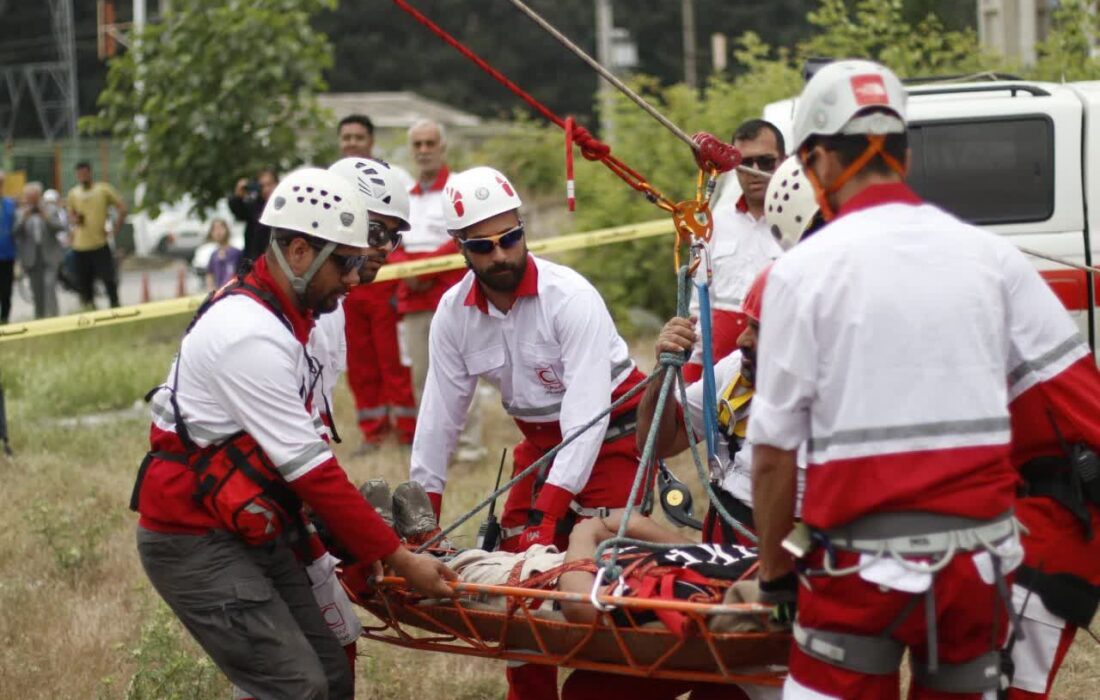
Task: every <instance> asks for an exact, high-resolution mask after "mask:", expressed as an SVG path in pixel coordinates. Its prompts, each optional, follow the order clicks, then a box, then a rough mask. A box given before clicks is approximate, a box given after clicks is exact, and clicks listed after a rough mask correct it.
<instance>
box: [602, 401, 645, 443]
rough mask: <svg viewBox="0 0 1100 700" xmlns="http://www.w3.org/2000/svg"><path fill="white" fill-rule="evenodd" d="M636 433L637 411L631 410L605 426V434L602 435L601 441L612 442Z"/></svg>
mask: <svg viewBox="0 0 1100 700" xmlns="http://www.w3.org/2000/svg"><path fill="white" fill-rule="evenodd" d="M636 432H638V409H636V408H632V409H630V410H629V411H626V412H625V413H623V414H621V415H619V416H616V417H615V418H614V419H612V420H611V422H610V423H608V424H607V432H605V433H604V436H603V441H604V442H605V443H607V442H614V441H616V440H618V439H619V438H624V437H626V436H627V435H633V434H634V433H636Z"/></svg>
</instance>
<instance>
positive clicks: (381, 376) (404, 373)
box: [344, 282, 416, 445]
mask: <svg viewBox="0 0 1100 700" xmlns="http://www.w3.org/2000/svg"><path fill="white" fill-rule="evenodd" d="M396 289H397V287H396V283H393V282H382V283H379V284H363V285H358V286H355V287H352V289H351V291H350V292H349V293H348V296H347V298H346V299H345V300H344V314H345V316H346V318H347V325H346V329H347V340H348V384H349V385H350V387H351V393H352V395H353V396H354V397H355V409H356V417H357V419H358V421H359V430H360V431H361V432H362V433H363V439H364V440H365V441H366V442H379V441H381V440H382V438H383V437H385V435H386V433H387V432H389V430H390V428H391V423H390V415H391V414H392V416H393V426H392V427H395V428H396V429H397V438H398V441H399V442H401V443H402V444H406V445H408V444H412V439H413V431H414V430H415V429H416V399H414V398H413V387H412V372H411V371H410V370H409V368H408V367H406V366H404V365H402V364H401V352H400V350H399V349H398V344H397V311H396V308H395V306H394V303H393V299H394V294H395V293H396Z"/></svg>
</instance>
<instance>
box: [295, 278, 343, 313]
mask: <svg viewBox="0 0 1100 700" xmlns="http://www.w3.org/2000/svg"><path fill="white" fill-rule="evenodd" d="M346 293H347V290H346V289H345V290H343V291H336V292H330V293H328V294H321V293H320V292H318V291H316V290H315V289H314V288H313V285H312V284H311V285H310V286H309V287H307V288H306V303H305V307H306V308H307V309H309V310H310V311H311V312H313V316H314V318H316V317H318V316H320V315H322V314H330V313H332V312H333V311H335V310H336V309H337V308H338V307H339V306H340V299H341V298H343V296H344V295H345V294H346Z"/></svg>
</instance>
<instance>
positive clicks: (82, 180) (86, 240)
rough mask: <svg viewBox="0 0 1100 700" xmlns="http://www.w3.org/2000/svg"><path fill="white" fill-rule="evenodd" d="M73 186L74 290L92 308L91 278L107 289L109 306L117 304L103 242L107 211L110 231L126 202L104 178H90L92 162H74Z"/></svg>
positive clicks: (112, 263) (110, 257)
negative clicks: (110, 217)
mask: <svg viewBox="0 0 1100 700" xmlns="http://www.w3.org/2000/svg"><path fill="white" fill-rule="evenodd" d="M76 180H77V185H76V187H74V188H72V189H71V190H69V199H68V205H69V222H70V224H71V225H72V249H73V252H74V256H73V263H74V272H75V273H76V275H75V276H76V284H77V292H78V293H79V294H80V303H81V305H83V306H84V307H85V308H95V282H96V280H100V281H101V282H103V286H104V287H106V289H107V298H108V300H110V303H111V306H112V307H117V306H118V305H119V304H118V277H117V275H116V273H115V260H114V255H113V254H112V252H111V247H110V246H109V245H108V243H107V239H108V230H107V214H108V210H109V209H110V208H111V207H112V206H114V208H115V212H116V217H115V222H114V227H113V229H112V230H113V231H118V230H119V229H121V228H122V224H123V223H124V222H125V221H126V203H125V202H124V201H122V197H120V196H119V194H118V192H116V191H115V188H113V187H111V186H110V185H109V184H107V183H106V182H93V180H92V166H91V164H90V163H87V162H85V161H81V162H80V163H77V164H76Z"/></svg>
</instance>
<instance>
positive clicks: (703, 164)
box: [691, 131, 741, 173]
mask: <svg viewBox="0 0 1100 700" xmlns="http://www.w3.org/2000/svg"><path fill="white" fill-rule="evenodd" d="M691 140H692V141H693V142H695V145H696V149H695V162H696V163H697V164H698V165H699V168H700V169H701V170H708V171H709V170H711V169H712V168H713V169H715V170H717V171H718V172H720V173H724V172H729V171H730V170H733V169H734V168H736V167H737V166H738V165H740V164H741V151H739V150H737V148H736V147H735V146H733V145H732V144H728V143H726V142H724V141H722V140H721V139H719V138H718V137H717V136H715V135H714V134H708V133H707V132H705V131H700V132H698V133H696V134H694V135H693V136H692V137H691Z"/></svg>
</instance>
